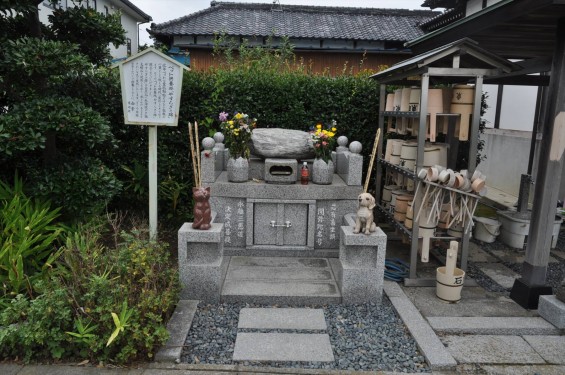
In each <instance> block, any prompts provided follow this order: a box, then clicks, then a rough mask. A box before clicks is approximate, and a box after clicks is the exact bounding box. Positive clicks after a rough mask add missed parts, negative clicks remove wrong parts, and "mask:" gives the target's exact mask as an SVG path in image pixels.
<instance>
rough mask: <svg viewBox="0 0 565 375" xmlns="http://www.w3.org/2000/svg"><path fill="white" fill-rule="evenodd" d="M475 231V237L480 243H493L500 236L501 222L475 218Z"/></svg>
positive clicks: (486, 218)
mask: <svg viewBox="0 0 565 375" xmlns="http://www.w3.org/2000/svg"><path fill="white" fill-rule="evenodd" d="M473 220H475V230H474V233H473V235H474V236H475V238H476V239H477V240H479V241H483V242H486V243H492V242H494V241H495V240H496V237H497V236H498V235H499V234H500V225H501V223H500V221H498V220H496V219H489V218H488V217H474V218H473Z"/></svg>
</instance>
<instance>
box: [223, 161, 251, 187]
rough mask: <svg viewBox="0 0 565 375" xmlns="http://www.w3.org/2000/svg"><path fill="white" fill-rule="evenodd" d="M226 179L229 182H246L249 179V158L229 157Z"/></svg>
mask: <svg viewBox="0 0 565 375" xmlns="http://www.w3.org/2000/svg"><path fill="white" fill-rule="evenodd" d="M227 170H228V181H230V182H247V180H248V179H249V159H246V158H242V157H241V156H240V157H238V158H237V159H234V158H229V160H228V167H227Z"/></svg>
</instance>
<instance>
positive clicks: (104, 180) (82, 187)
mask: <svg viewBox="0 0 565 375" xmlns="http://www.w3.org/2000/svg"><path fill="white" fill-rule="evenodd" d="M29 178H30V180H32V181H33V185H32V189H31V190H32V192H33V193H34V194H35V195H36V196H40V197H47V198H49V199H51V200H52V201H53V202H54V203H55V204H56V205H58V206H61V207H65V213H66V216H67V219H72V220H81V219H85V218H88V217H92V216H93V215H97V214H100V213H101V212H102V211H103V210H104V208H105V207H106V205H107V204H108V202H109V201H110V200H111V199H112V197H114V196H115V195H116V194H117V193H118V192H119V191H120V189H121V186H122V184H121V182H120V181H118V180H117V179H116V177H115V176H114V174H113V172H112V171H111V170H110V169H109V168H108V167H106V166H105V165H104V164H102V162H101V161H100V160H98V159H96V158H90V157H84V158H83V159H79V160H71V161H70V162H65V163H62V164H60V165H59V166H55V167H52V168H44V169H41V170H34V171H31V172H30V175H29Z"/></svg>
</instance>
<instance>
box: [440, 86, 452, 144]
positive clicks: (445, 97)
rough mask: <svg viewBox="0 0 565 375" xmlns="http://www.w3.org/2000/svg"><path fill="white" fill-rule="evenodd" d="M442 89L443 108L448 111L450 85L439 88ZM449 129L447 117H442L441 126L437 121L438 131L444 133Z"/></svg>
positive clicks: (449, 106) (449, 105) (450, 92)
mask: <svg viewBox="0 0 565 375" xmlns="http://www.w3.org/2000/svg"><path fill="white" fill-rule="evenodd" d="M441 91H443V109H444V111H445V112H448V111H449V110H450V109H451V96H452V93H453V89H452V88H451V87H444V88H442V89H441ZM448 130H449V117H444V118H443V121H442V124H441V126H440V125H439V121H438V132H440V133H443V134H446V135H447V131H448Z"/></svg>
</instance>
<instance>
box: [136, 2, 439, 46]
mask: <svg viewBox="0 0 565 375" xmlns="http://www.w3.org/2000/svg"><path fill="white" fill-rule="evenodd" d="M224 1H225V0H224ZM225 2H237V3H267V4H270V3H272V0H263V1H261V0H254V1H249V0H237V1H225ZM423 2H424V0H346V1H344V0H280V3H281V5H319V6H348V7H359V8H399V9H426V10H429V8H421V7H420V5H421V4H422V3H423ZM132 3H134V4H135V5H136V6H137V7H138V8H139V9H141V10H142V11H144V12H145V13H147V14H149V15H150V16H151V17H152V18H153V22H155V23H163V22H167V21H170V20H173V19H175V18H179V17H184V16H186V15H189V14H191V13H194V12H198V11H200V10H203V9H206V8H208V7H210V0H132ZM149 26H150V24H148V23H146V24H143V25H141V26H140V36H139V43H140V44H145V43H148V44H150V43H151V39H150V38H149V34H148V33H147V32H146V31H145V29H147V28H149Z"/></svg>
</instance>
